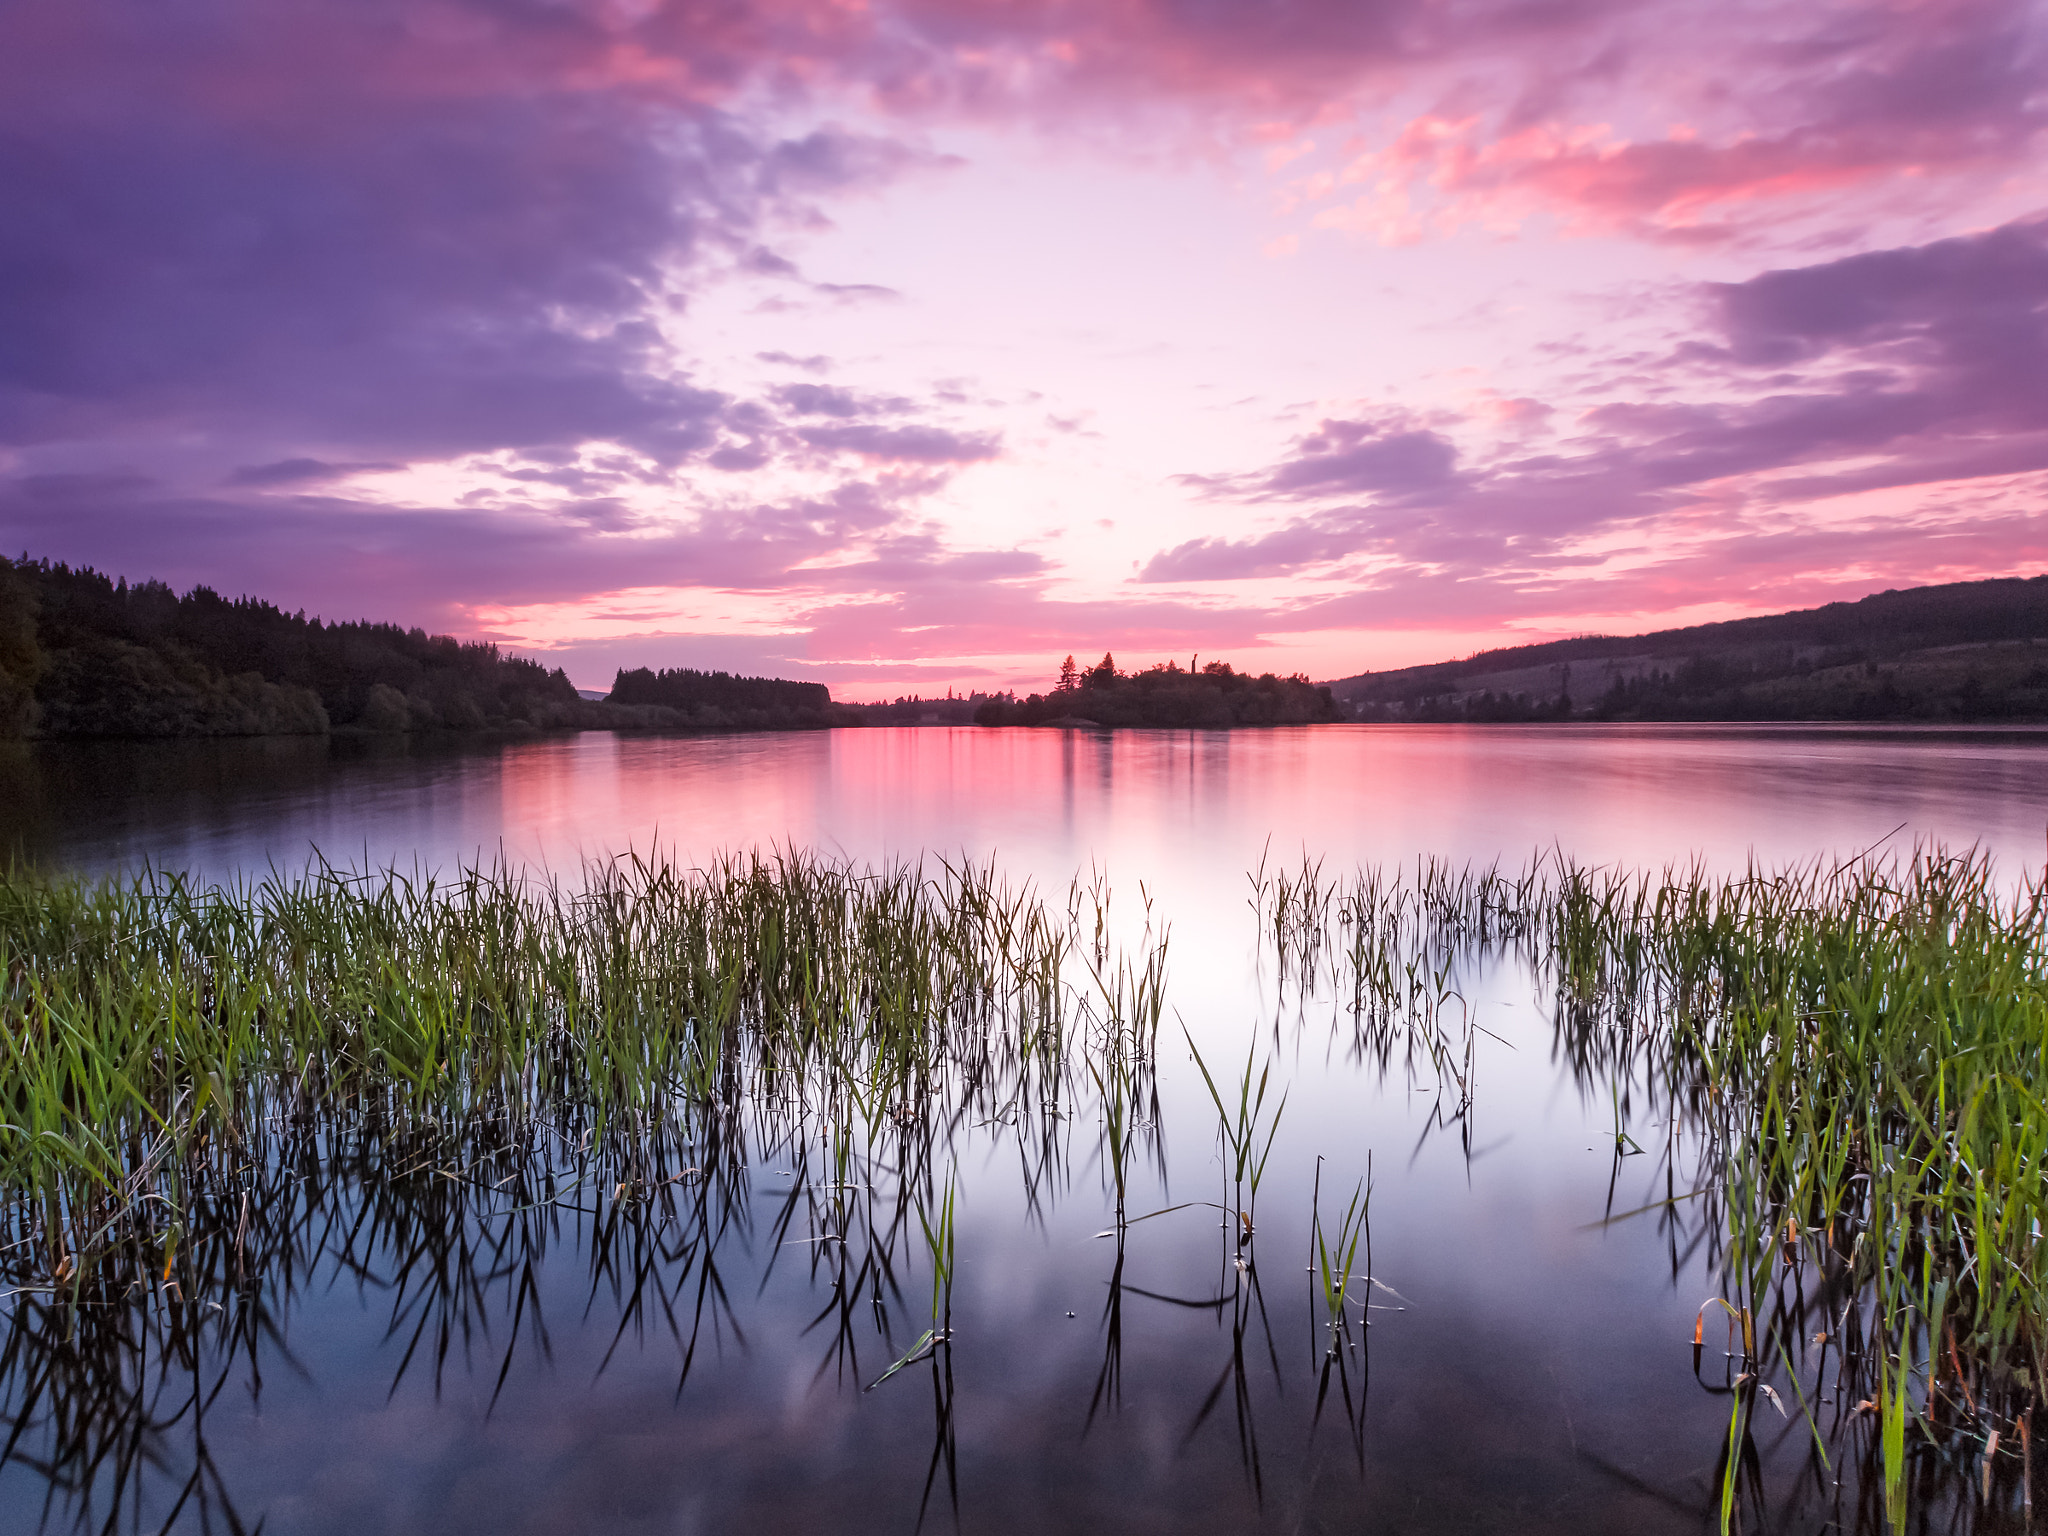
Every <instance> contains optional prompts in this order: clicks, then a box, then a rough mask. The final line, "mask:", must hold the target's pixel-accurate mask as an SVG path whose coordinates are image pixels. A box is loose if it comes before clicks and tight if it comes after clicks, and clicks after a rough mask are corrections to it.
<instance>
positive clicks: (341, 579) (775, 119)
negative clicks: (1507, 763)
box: [0, 0, 2048, 699]
mask: <svg viewBox="0 0 2048 1536" xmlns="http://www.w3.org/2000/svg"><path fill="white" fill-rule="evenodd" d="M2043 17H2044V12H2043V10H2042V8H2041V7H2040V6H2038V5H2035V4H2031V3H2027V0H1919V3H1910V0H1892V3H1872V0H1855V3H1851V0H1841V3H1818V4H1810V5H1802V6H1791V7H1788V6H1783V5H1769V6H1767V5H1761V4H1753V3H1740V0H1738V3H1734V4H1714V5H1708V4H1705V3H1699V0H1675V3H1658V4H1646V5H1640V6H1634V7H1617V6H1611V5H1605V4H1600V3H1595V0H1562V3H1559V4H1555V5H1544V6H1538V5H1531V4H1527V3H1523V0H1372V3H1357V0H1351V3H1343V0H1276V3H1266V4H1253V3H1244V4H1211V3H1198V0H1090V3H1085V4H1084V3H1080V0H1003V3H996V0H874V3H862V0H764V3H756V4H750V5H721V4H712V3H710V0H678V3H670V0H554V3H541V0H521V3H512V0H505V3H489V0H422V3H405V4H397V3H389V0H278V3H268V4H261V5H258V4H253V3H249V0H195V3H193V4H189V5H181V6H178V7H172V8H163V7H152V6H145V5H142V4H139V3H137V0H78V3H76V4H70V5H65V6H61V7H48V6H18V7H14V8H12V9H11V10H9V11H8V12H7V13H6V14H5V15H4V16H0V188H4V190H0V208H4V210H5V217H4V218H0V541H4V543H5V544H6V545H7V546H8V548H7V550H6V552H7V553H9V554H13V553H17V552H23V551H25V552H27V553H28V554H30V555H32V556H38V557H44V556H46V557H49V558H53V559H59V560H65V561H68V562H71V563H74V564H78V563H85V564H91V565H94V566H97V567H98V568H100V569H102V570H105V571H107V572H109V573H112V574H117V575H122V576H126V577H127V578H129V579H131V580H139V579H143V578H147V577H156V578H161V579H164V580H167V581H170V582H171V583H172V584H173V585H175V586H178V587H180V588H183V587H187V586H190V585H192V584H194V583H204V584H206V585H209V586H212V587H215V588H217V589H219V590H221V591H223V592H225V593H227V594H229V595H239V594H242V593H248V594H251V595H255V596H260V597H264V598H268V599H271V600H273V601H276V602H278V603H279V604H281V605H283V606H285V607H287V608H291V609H296V608H300V607H303V608H305V609H306V610H308V611H309V612H313V613H318V614H321V615H323V616H325V617H329V618H337V619H347V618H357V617H366V618H375V619H387V620H392V621H396V622H400V623H405V624H417V625H422V626H424V627H426V628H429V629H433V630H445V631H448V632H452V633H455V634H458V635H461V636H463V637H465V638H473V639H474V638H490V639H495V640H498V641H499V642H501V643H502V644H504V645H506V646H508V647H510V648H511V649H514V650H517V651H519V652H521V653H524V654H532V655H536V656H539V657H542V658H543V659H545V660H547V661H549V663H550V664H551V665H553V664H559V665H561V666H563V667H565V668H566V669H567V671H568V672H569V675H570V676H571V678H572V679H573V680H574V681H576V682H577V683H578V684H581V685H584V686H587V687H602V686H604V685H605V684H607V683H608V682H609V681H610V678H611V676H612V673H613V671H614V669H615V668H617V667H619V666H639V665H647V666H657V667H660V666H695V667H704V668H718V669H727V670H737V671H743V672H748V673H761V674H767V675H774V676H786V677H802V678H812V679H816V680H819V681H823V682H825V683H827V684H829V685H830V686H831V687H832V689H833V692H834V694H835V695H836V696H838V697H840V698H851V699H868V698H877V697H882V696H887V695H894V694H901V693H910V692H924V693H927V694H931V693H943V692H944V691H945V690H946V689H947V688H949V687H951V688H955V689H958V690H961V691H967V690H972V689H989V688H1002V687H1011V686H1017V687H1024V688H1033V687H1043V686H1044V685H1045V683H1046V682H1047V681H1048V680H1049V678H1050V673H1051V670H1052V668H1053V667H1054V666H1056V665H1057V663H1058V660H1059V658H1060V657H1061V656H1063V655H1065V654H1067V653H1069V652H1074V653H1078V654H1080V655H1081V656H1082V658H1083V659H1084V660H1087V659H1092V658H1093V657H1095V656H1098V655H1100V654H1101V653H1102V652H1104V651H1112V652H1114V653H1115V654H1116V655H1117V657H1118V659H1119V660H1120V661H1123V662H1125V663H1126V664H1144V663H1147V662H1150V661H1154V660H1160V659H1164V658H1166V657H1169V656H1171V657H1174V658H1176V659H1177V660H1179V661H1180V662H1181V663H1182V664H1184V665H1185V664H1186V663H1187V661H1188V659H1189V658H1190V657H1191V656H1193V655H1195V654H1196V653H1199V654H1201V655H1202V656H1203V657H1205V658H1207V657H1212V656H1213V657H1223V658H1227V659H1229V660H1231V661H1233V662H1234V663H1236V664H1237V665H1239V666H1241V667H1250V668H1252V669H1254V670H1269V669H1270V670H1275V671H1279V672H1283V673H1285V672H1295V671H1300V672H1306V673H1308V674H1310V675H1311V676H1314V677H1318V678H1329V677H1337V676H1343V675H1348V674H1351V673H1356V672H1359V671H1362V670H1366V669H1368V668H1378V667H1386V666H1399V665H1406V664H1410V663H1415V662H1423V661H1431V660H1438V659H1443V658H1445V657H1450V656H1454V655H1462V654H1466V653H1469V652H1471V651H1473V650H1475V649H1479V648H1483V647H1487V646H1494V645H1511V644H1517V643H1521V642H1523V641H1529V640H1540V639H1547V638H1551V637H1555V636H1558V635H1564V634H1573V633H1584V632H1589V631H1600V632H1607V633H1627V632H1634V631H1640V630H1648V629H1655V628H1662V627H1667V626H1670V625H1674V624H1685V623H1697V622H1702V621H1707V620H1713V619H1722V618H1731V617H1738V616H1741V615H1744V614H1750V613H1763V612H1775V611H1779V610H1782V609H1786V608H1794V607H1804V606H1811V605H1813V604H1817V603H1822V602H1828V601H1833V600H1836V599H1841V598H1852V599H1853V598H1857V597H1861V596H1864V595H1866V594H1868V593H1870V592H1874V591H1879V590H1882V589H1885V588H1888V587H1903V586H1912V585H1920V584H1924V583H1929V582H1940V581H1955V580H1967V579H1972V578H1976V577H1983V576H2005V575H2031V574H2034V573H2036V572H2040V571H2043V570H2048V514H2044V506H2048V156H2044V155H2043V153H2042V149H2043V127H2044V124H2048V58H2044V25H2043Z"/></svg>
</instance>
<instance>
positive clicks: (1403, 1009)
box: [1293, 848, 2048, 1522]
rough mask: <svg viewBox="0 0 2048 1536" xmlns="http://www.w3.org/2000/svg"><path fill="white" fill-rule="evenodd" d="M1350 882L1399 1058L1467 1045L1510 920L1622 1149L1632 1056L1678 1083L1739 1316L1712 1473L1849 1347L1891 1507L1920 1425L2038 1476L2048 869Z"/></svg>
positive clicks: (1357, 948)
mask: <svg viewBox="0 0 2048 1536" xmlns="http://www.w3.org/2000/svg"><path fill="white" fill-rule="evenodd" d="M1336 894H1337V910H1338V912H1339V917H1340V922H1341V924H1342V925H1343V926H1344V927H1345V928H1346V929H1348V930H1349V931H1348V933H1347V935H1346V937H1347V939H1348V941H1349V947H1348V950H1343V951H1337V952H1336V953H1337V954H1338V959H1337V960H1336V961H1335V967H1336V969H1337V971H1338V975H1339V978H1340V980H1341V981H1342V983H1343V984H1344V987H1345V990H1347V991H1348V993H1349V995H1350V998H1351V1003H1352V1008H1353V1011H1354V1013H1355V1015H1356V1017H1357V1020H1358V1024H1357V1027H1358V1029H1359V1032H1360V1040H1361V1043H1362V1044H1364V1045H1366V1046H1367V1047H1368V1048H1371V1049H1376V1050H1377V1051H1378V1052H1379V1053H1380V1054H1381V1055H1382V1058H1383V1059H1384V1058H1385V1057H1386V1054H1387V1052H1388V1051H1389V1049H1390V1048H1391V1047H1390V1041H1391V1040H1392V1039H1393V1037H1395V1036H1397V1035H1399V1036H1404V1037H1406V1038H1407V1039H1408V1040H1409V1041H1410V1042H1411V1043H1410V1047H1409V1048H1410V1050H1411V1052H1412V1051H1413V1049H1414V1046H1413V1042H1414V1040H1416V1039H1418V1038H1419V1039H1421V1040H1422V1042H1423V1044H1424V1047H1425V1050H1426V1053H1427V1055H1428V1056H1429V1057H1430V1059H1432V1060H1433V1061H1435V1062H1436V1063H1437V1064H1438V1065H1439V1066H1440V1067H1443V1068H1445V1069H1448V1070H1455V1068H1454V1067H1449V1066H1448V1061H1447V1058H1448V1057H1449V1052H1447V1050H1446V1045H1447V1042H1449V1041H1450V1040H1451V1039H1452V1038H1453V1036H1454V1034H1455V1030H1454V1029H1453V1027H1451V1026H1450V1025H1449V1024H1447V1023H1446V1021H1445V1018H1444V1008H1445V1005H1446V1003H1447V1002H1448V1001H1450V1000H1451V999H1453V998H1454V997H1455V996H1456V992H1455V987H1454V984H1453V983H1452V981H1451V980H1450V975H1451V966H1452V957H1453V956H1454V955H1455V954H1457V953H1459V952H1461V951H1462V952H1465V953H1467V954H1470V953H1472V952H1474V951H1484V950H1486V949H1488V948H1490V947H1491V948H1496V949H1498V948H1501V947H1506V948H1508V949H1510V950H1512V951H1513V952H1516V953H1518V954H1519V955H1520V956H1521V957H1522V958H1523V959H1524V960H1525V961H1526V963H1528V964H1529V965H1531V966H1532V967H1533V968H1534V969H1535V970H1536V972H1537V973H1538V975H1539V976H1541V977H1542V978H1543V979H1544V980H1545V981H1546V982H1547V983H1548V985H1549V988H1550V989H1551V991H1552V994H1553V996H1554V997H1555V1000H1556V1006H1557V1010H1558V1019H1557V1024H1558V1032H1559V1041H1560V1045H1561V1047H1562V1049H1563V1050H1564V1051H1565V1052H1566V1053H1567V1054H1568V1055H1569V1057H1570V1059H1571V1061H1572V1063H1573V1067H1574V1070H1575V1072H1576V1073H1577V1075H1578V1077H1579V1080H1580V1082H1581V1084H1582V1086H1583V1087H1585V1088H1586V1089H1588V1090H1590V1091H1597V1092H1598V1093H1599V1094H1600V1096H1601V1097H1603V1098H1604V1097H1607V1096H1608V1094H1609V1093H1613V1094H1615V1112H1616V1157H1617V1163H1618V1161H1619V1159H1620V1157H1621V1156H1623V1155H1624V1154H1632V1152H1633V1150H1635V1144H1634V1142H1633V1140H1632V1139H1631V1138H1629V1137H1628V1136H1627V1135H1626V1133H1625V1129H1624V1122H1623V1116H1624V1115H1625V1113H1626V1104H1625V1101H1624V1100H1623V1099H1622V1097H1621V1095H1620V1093H1619V1092H1618V1090H1616V1089H1615V1088H1614V1086H1613V1085H1614V1084H1615V1083H1616V1082H1617V1081H1623V1082H1626V1081H1630V1080H1631V1079H1638V1080H1641V1081H1643V1082H1645V1083H1646V1084H1648V1085H1649V1086H1650V1087H1651V1089H1652V1090H1653V1092H1654V1094H1655V1095H1656V1096H1657V1097H1658V1098H1659V1099H1661V1100H1662V1102H1663V1104H1664V1106H1665V1108H1666V1110H1667V1112H1668V1114H1669V1117H1670V1118H1669V1119H1668V1120H1667V1122H1666V1126H1667V1136H1668V1138H1669V1140H1668V1142H1667V1148H1666V1155H1667V1156H1668V1157H1673V1158H1675V1157H1676V1156H1677V1149H1678V1148H1679V1146H1680V1143H1681V1139H1682V1138H1684V1137H1687V1136H1689V1137H1690V1145H1691V1150H1690V1152H1689V1154H1687V1155H1688V1156H1689V1157H1690V1159H1691V1164H1690V1166H1691V1169H1692V1175H1693V1177H1692V1180H1691V1182H1692V1183H1693V1186H1694V1187H1693V1188H1692V1189H1691V1190H1689V1191H1684V1192H1682V1193H1681V1192H1678V1191H1677V1190H1674V1194H1673V1199H1672V1200H1669V1201H1661V1202H1658V1206H1659V1207H1665V1208H1669V1207H1671V1206H1674V1205H1675V1204H1677V1203H1678V1202H1679V1201H1682V1200H1688V1199H1693V1198H1698V1199H1699V1200H1700V1202H1701V1204H1700V1207H1698V1208H1701V1209H1705V1210H1709V1211H1712V1212H1714V1213H1715V1214H1716V1215H1717V1216H1718V1219H1719V1220H1720V1221H1721V1223H1722V1224H1723V1230H1722V1232H1721V1234H1720V1240H1721V1242H1722V1243H1724V1244H1725V1247H1724V1248H1723V1250H1722V1253H1723V1259H1722V1267H1723V1271H1724V1275H1725V1282H1724V1283H1725V1287H1726V1295H1725V1296H1724V1297H1722V1298H1719V1299H1720V1300H1722V1301H1724V1302H1725V1304H1726V1305H1727V1307H1728V1308H1729V1310H1730V1313H1731V1315H1732V1316H1734V1317H1735V1318H1738V1319H1739V1320H1740V1322H1741V1327H1740V1330H1739V1333H1740V1341H1739V1343H1737V1344H1734V1345H1731V1367H1730V1380H1729V1383H1728V1390H1730V1391H1731V1394H1732V1397H1733V1407H1732V1418H1731V1441H1730V1453H1729V1456H1728V1458H1727V1461H1726V1463H1725V1464H1724V1469H1723V1472H1724V1487H1726V1488H1727V1489H1729V1490H1732V1489H1733V1486H1734V1480H1735V1476H1736V1470H1735V1469H1736V1468H1737V1466H1738V1463H1739V1458H1740V1447H1739V1443H1738V1442H1740V1441H1741V1440H1742V1439H1743V1438H1744V1436H1745V1435H1746V1433H1747V1431H1746V1428H1745V1426H1746V1424H1747V1420H1748V1416H1749V1414H1750V1412H1751V1409H1752V1407H1753V1406H1754V1405H1755V1404H1756V1401H1757V1395H1758V1393H1759V1392H1762V1393H1764V1394H1767V1396H1768V1398H1769V1403H1770V1405H1772V1406H1777V1407H1779V1408H1783V1398H1782V1397H1781V1396H1780V1395H1779V1393H1778V1391H1777V1389H1775V1388H1773V1387H1772V1386H1771V1384H1770V1379H1771V1378H1772V1377H1773V1376H1777V1377H1778V1378H1779V1379H1780V1381H1781V1382H1783V1383H1784V1385H1785V1386H1786V1387H1787V1388H1788V1390H1789V1393H1790V1394H1792V1395H1795V1396H1796V1399H1797V1404H1798V1405H1799V1406H1800V1407H1801V1409H1802V1411H1803V1412H1805V1413H1807V1415H1808V1423H1809V1426H1811V1425H1812V1424H1813V1421H1812V1418H1811V1412H1812V1410H1811V1408H1810V1407H1809V1406H1808V1405H1810V1404H1814V1403H1817V1402H1818V1401H1820V1400H1821V1399H1822V1398H1823V1396H1824V1395H1825V1393H1824V1391H1823V1387H1824V1381H1823V1372H1824V1371H1825V1368H1826V1365H1827V1363H1828V1358H1829V1356H1830V1354H1831V1353H1832V1355H1833V1356H1834V1359H1835V1363H1836V1372H1837V1374H1836V1380H1835V1382H1834V1387H1835V1393H1834V1396H1835V1400H1836V1403H1837V1406H1838V1407H1839V1408H1842V1409H1847V1410H1848V1411H1849V1412H1850V1413H1851V1414H1853V1415H1857V1416H1861V1417H1862V1418H1864V1419H1865V1420H1866V1421H1867V1422H1869V1423H1871V1424H1873V1425H1874V1426H1876V1427H1877V1430H1878V1441H1879V1453H1880V1460H1881V1473H1880V1475H1881V1479H1882V1483H1883V1489H1884V1496H1885V1504H1886V1507H1887V1513H1888V1515H1889V1516H1890V1517H1891V1518H1893V1519H1894V1520H1895V1521H1896V1520H1898V1519H1902V1518H1903V1516H1904V1510H1905V1500H1906V1492H1907V1472H1908V1461H1909V1457H1910V1456H1911V1455H1913V1454H1915V1453H1916V1448H1917V1451H1918V1453H1920V1454H1930V1455H1936V1456H1947V1457H1955V1456H1961V1457H1963V1458H1965V1459H1967V1458H1971V1457H1975V1458H1978V1459H1979V1462H1980V1471H1981V1475H1982V1480H1983V1482H1984V1484H1985V1486H1986V1488H1987V1490H1988V1489H1989V1488H1990V1487H1991V1485H1992V1484H1993V1482H1995V1481H2003V1482H2005V1483H2006V1484H2007V1485H2008V1486H2009V1485H2010V1484H2011V1483H2012V1482H2014V1481H2017V1482H2019V1483H2020V1485H2021V1493H2022V1497H2023V1498H2025V1497H2029V1496H2030V1495H2028V1493H2027V1489H2026V1484H2027V1482H2028V1481H2030V1477H2029V1476H2028V1474H2029V1472H2030V1468H2029V1467H2028V1466H2026V1465H2024V1464H2023V1463H2025V1462H2028V1461H2030V1459H2031V1436H2032V1424H2033V1418H2034V1415H2035V1413H2036V1411H2037V1409H2038V1408H2039V1406H2040V1403H2041V1398H2042V1394H2043V1379H2044V1370H2048V1249H2044V1247H2043V1244H2042V1241H2041V1232H2042V1223H2043V1220H2044V1218H2048V1174H2044V1166H2048V884H2044V877H2040V876H2034V877H2029V878H2027V879H2026V880H2024V881H2023V882H2022V883H2021V884H2020V885H2019V886H2018V888H2017V889H2013V888H2010V887H2007V886H2003V885H2001V884H2000V883H1999V881H1998V880H1997V878H1996V877H1995V876H1994V872H1993V870H1992V868H1991V865H1990V863H1989V861H1988V860H1987V859H1986V858H1984V857H1983V856H1981V855H1979V854H1976V853H1963V854H1953V853H1949V852H1946V851H1944V850H1940V849H1932V848H1923V849H1919V850H1916V851H1915V852H1914V853H1913V854H1912V855H1910V856H1909V857H1906V858H1903V859H1884V860H1874V859H1861V860H1854V861H1850V862H1848V863H1843V864H1838V863H1833V862H1827V861H1823V862H1816V863H1813V864H1810V865H1807V866H1804V867H1801V868H1796V869H1792V870H1789V871H1781V872H1775V873H1765V872H1761V871H1757V870H1751V871H1749V872H1747V873H1745V874H1743V875H1740V876H1735V877H1729V878H1715V877H1711V876H1709V875H1707V874H1705V873H1704V872H1703V871H1701V870H1698V869H1691V870H1666V871H1664V872H1663V873H1661V874H1628V873H1625V872H1620V871H1615V870H1610V869H1596V868H1587V867H1584V866H1579V865H1576V864H1573V863H1571V862H1569V861H1566V860H1562V859H1555V860H1539V861H1538V862H1536V863H1535V864H1533V865H1531V866H1530V867H1529V868H1528V869H1526V870H1524V871H1522V872H1521V873H1520V874H1518V875H1512V876H1509V875H1503V874H1501V873H1500V872H1499V871H1498V870H1477V871H1474V870H1462V869H1454V868H1451V867H1449V866H1445V865H1440V864H1428V863H1426V864H1423V865H1421V866H1420V867H1419V868H1418V870H1417V872H1416V874H1415V876H1414V877H1413V878H1401V877H1395V878H1392V879H1389V878H1388V877H1385V876H1383V875H1381V874H1379V873H1377V872H1369V873H1365V874H1362V875H1360V876H1359V877H1358V878H1357V879H1356V880H1355V881H1353V882H1348V883H1346V884H1344V885H1342V886H1341V887H1340V888H1339V889H1338V891H1337V893H1336ZM1293 903H1294V906H1295V908H1296V909H1297V910H1299V909H1300V907H1301V905H1302V898H1301V897H1300V895H1299V894H1298V893H1297V894H1296V895H1295V897H1294V898H1293ZM1298 942H1299V941H1297V943H1298ZM1470 1032H1471V1026H1470V1025H1469V1024H1468V1025H1466V1027H1465V1035H1466V1038H1467V1040H1468V1042H1469V1038H1470ZM1468 1059H1469V1058H1468ZM1460 1086H1461V1087H1463V1086H1464V1084H1463V1081H1462V1080H1461V1082H1460ZM1800 1361H1814V1362H1815V1376H1814V1381H1813V1384H1812V1386H1811V1387H1810V1388H1809V1387H1808V1386H1807V1385H1805V1384H1804V1383H1802V1381H1801V1380H1800V1378H1799V1375H1798V1372H1797V1370H1796V1369H1795V1362H1800ZM1851 1404H1853V1405H1854V1407H1853V1408H1850V1406H1849V1405H1851ZM1773 1416H1774V1417H1775V1415H1773ZM1738 1430H1739V1431H1742V1433H1737V1431H1738ZM1909 1430H1910V1431H1911V1432H1912V1435H1911V1439H1912V1442H1913V1444H1911V1445H1909V1443H1908V1442H1909ZM1814 1441H1815V1445H1816V1448H1817V1449H1818V1447H1819V1445H1820V1434H1819V1430H1818V1428H1817V1427H1815V1428H1814ZM2001 1445H2002V1446H2003V1448H2001ZM1731 1497H1732V1492H1731ZM1730 1513H1731V1511H1730V1508H1729V1506H1728V1504H1727V1503H1725V1502H1724V1505H1723V1519H1724V1522H1725V1521H1726V1520H1727V1519H1728V1518H1729V1517H1730Z"/></svg>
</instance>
